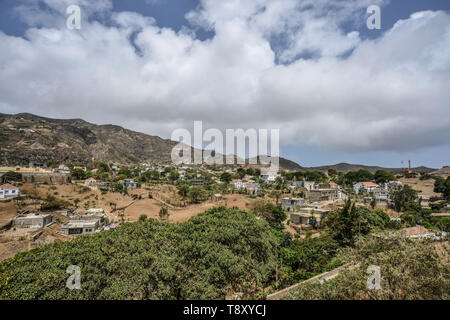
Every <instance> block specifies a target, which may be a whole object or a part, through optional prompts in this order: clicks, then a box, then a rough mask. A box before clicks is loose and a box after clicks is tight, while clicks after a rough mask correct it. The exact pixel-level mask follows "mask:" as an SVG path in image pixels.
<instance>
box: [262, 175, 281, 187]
mask: <svg viewBox="0 0 450 320" xmlns="http://www.w3.org/2000/svg"><path fill="white" fill-rule="evenodd" d="M278 177H281V175H280V174H278V173H275V172H266V173H263V174H261V176H260V178H261V180H262V181H264V182H265V183H268V184H273V183H275V181H276V180H277V178H278Z"/></svg>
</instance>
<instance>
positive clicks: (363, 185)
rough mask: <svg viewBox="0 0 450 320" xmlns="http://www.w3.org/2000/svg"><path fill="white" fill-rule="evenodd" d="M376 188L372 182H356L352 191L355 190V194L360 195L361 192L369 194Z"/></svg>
mask: <svg viewBox="0 0 450 320" xmlns="http://www.w3.org/2000/svg"><path fill="white" fill-rule="evenodd" d="M376 188H378V185H377V184H376V183H373V182H358V183H355V185H354V186H353V190H355V193H356V194H360V193H363V192H367V193H370V192H373V191H374V190H375V189H376Z"/></svg>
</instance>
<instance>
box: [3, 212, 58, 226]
mask: <svg viewBox="0 0 450 320" xmlns="http://www.w3.org/2000/svg"><path fill="white" fill-rule="evenodd" d="M52 220H53V216H52V215H51V214H39V213H29V214H21V215H19V216H17V217H14V219H13V224H12V226H13V227H15V228H42V227H45V226H46V225H48V224H49V223H51V222H52Z"/></svg>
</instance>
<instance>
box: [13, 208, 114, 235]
mask: <svg viewBox="0 0 450 320" xmlns="http://www.w3.org/2000/svg"><path fill="white" fill-rule="evenodd" d="M59 213H61V214H62V215H64V216H67V217H69V218H70V220H69V221H67V222H66V223H64V224H62V226H61V234H64V235H68V236H76V235H80V234H87V233H94V232H98V231H99V228H100V224H101V223H102V222H104V221H105V220H106V215H105V212H104V210H103V209H88V210H86V211H85V212H83V213H81V214H76V213H74V212H73V211H69V210H65V211H59ZM52 222H53V215H52V214H41V213H35V212H28V211H26V212H23V213H21V214H19V215H17V216H16V217H14V219H13V220H12V227H14V228H21V229H24V228H27V229H38V228H43V227H45V226H48V225H50V224H51V223H52Z"/></svg>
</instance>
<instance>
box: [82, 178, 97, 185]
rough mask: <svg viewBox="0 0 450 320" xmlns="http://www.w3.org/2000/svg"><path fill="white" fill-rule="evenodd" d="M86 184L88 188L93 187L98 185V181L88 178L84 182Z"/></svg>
mask: <svg viewBox="0 0 450 320" xmlns="http://www.w3.org/2000/svg"><path fill="white" fill-rule="evenodd" d="M84 184H85V185H87V186H93V185H96V184H97V180H95V179H94V178H88V179H86V180H84Z"/></svg>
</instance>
